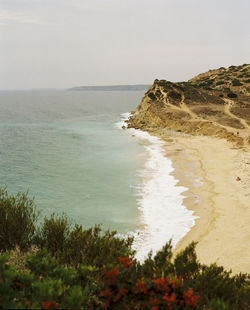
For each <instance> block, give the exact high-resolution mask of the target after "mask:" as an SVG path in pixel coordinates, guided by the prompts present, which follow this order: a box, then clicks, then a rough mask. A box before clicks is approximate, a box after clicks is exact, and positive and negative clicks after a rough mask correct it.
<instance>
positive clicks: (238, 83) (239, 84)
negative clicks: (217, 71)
mask: <svg viewBox="0 0 250 310" xmlns="http://www.w3.org/2000/svg"><path fill="white" fill-rule="evenodd" d="M232 85H233V86H241V85H242V83H241V82H240V81H239V80H237V79H235V80H233V81H232Z"/></svg>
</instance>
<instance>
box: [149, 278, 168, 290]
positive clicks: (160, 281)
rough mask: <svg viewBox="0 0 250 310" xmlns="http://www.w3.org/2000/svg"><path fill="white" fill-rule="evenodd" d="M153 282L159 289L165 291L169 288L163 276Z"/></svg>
mask: <svg viewBox="0 0 250 310" xmlns="http://www.w3.org/2000/svg"><path fill="white" fill-rule="evenodd" d="M153 282H154V285H155V287H156V289H157V290H158V291H160V292H164V291H167V290H168V286H167V284H166V282H165V280H164V279H163V278H159V279H156V280H153Z"/></svg>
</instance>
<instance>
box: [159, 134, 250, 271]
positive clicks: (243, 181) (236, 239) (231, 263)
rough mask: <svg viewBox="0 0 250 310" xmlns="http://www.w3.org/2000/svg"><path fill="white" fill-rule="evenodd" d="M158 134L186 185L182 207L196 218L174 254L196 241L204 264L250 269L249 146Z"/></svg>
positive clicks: (228, 268) (208, 138)
mask: <svg viewBox="0 0 250 310" xmlns="http://www.w3.org/2000/svg"><path fill="white" fill-rule="evenodd" d="M160 137H161V138H162V139H164V140H165V141H166V146H165V150H166V156H167V157H168V158H170V159H172V161H173V165H174V168H175V171H174V175H175V176H176V178H177V179H178V180H179V185H182V186H185V187H187V188H189V190H188V191H186V192H185V193H184V195H185V196H186V198H185V199H184V205H185V206H186V207H188V208H189V209H190V210H193V211H194V215H195V216H197V219H196V221H195V226H193V227H192V229H191V230H190V231H189V233H188V234H187V235H186V236H185V237H184V238H183V239H182V240H181V241H180V242H179V243H178V245H177V248H176V249H175V252H178V251H179V250H180V249H183V248H185V247H186V246H187V245H188V244H189V243H190V242H192V241H197V242H198V244H197V248H196V249H197V255H198V258H199V260H200V261H201V262H202V263H206V264H210V263H214V262H216V263H217V264H218V265H222V266H224V267H225V269H227V270H230V269H231V270H232V271H233V273H238V272H250V152H249V149H246V148H245V149H243V148H236V147H235V146H234V145H233V144H231V143H230V142H227V141H225V140H222V139H216V138H212V137H205V136H204V137H203V136H190V135H178V134H176V133H172V134H171V133H169V132H168V133H167V134H162V135H160ZM166 137H167V138H166Z"/></svg>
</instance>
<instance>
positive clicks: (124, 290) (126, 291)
mask: <svg viewBox="0 0 250 310" xmlns="http://www.w3.org/2000/svg"><path fill="white" fill-rule="evenodd" d="M119 291H120V294H121V295H123V296H126V295H127V293H128V290H126V289H125V288H120V290H119Z"/></svg>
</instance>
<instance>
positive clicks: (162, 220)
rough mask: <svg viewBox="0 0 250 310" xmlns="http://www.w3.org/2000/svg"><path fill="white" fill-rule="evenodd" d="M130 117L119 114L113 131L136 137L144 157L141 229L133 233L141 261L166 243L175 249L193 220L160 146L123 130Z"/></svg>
mask: <svg viewBox="0 0 250 310" xmlns="http://www.w3.org/2000/svg"><path fill="white" fill-rule="evenodd" d="M130 116H131V114H130V113H123V114H121V120H120V121H119V122H118V123H116V127H117V128H122V129H126V132H128V134H130V135H131V136H135V137H137V138H138V139H139V141H140V142H142V143H143V145H144V148H145V151H146V152H147V155H148V156H147V161H146V163H145V165H144V168H143V169H142V170H141V171H139V172H138V173H139V174H140V176H141V177H142V183H141V184H140V185H138V186H137V196H138V198H137V204H138V208H139V210H140V224H141V226H142V228H141V229H138V230H137V231H136V232H134V233H133V236H134V248H135V250H136V258H137V259H139V260H143V259H145V257H146V256H147V254H148V253H149V252H150V251H152V252H153V255H154V254H155V253H156V252H157V251H158V250H160V249H161V248H162V246H163V245H165V243H166V242H168V241H169V240H170V239H172V245H173V247H175V246H176V244H177V242H178V241H180V240H181V239H182V238H183V237H184V236H185V235H186V234H187V232H188V231H189V230H190V229H191V227H192V226H193V225H194V224H195V218H196V217H195V216H193V211H190V210H188V209H187V208H186V207H185V206H184V205H183V199H184V198H185V196H184V195H183V193H184V192H185V191H186V190H187V188H186V187H183V186H178V185H177V183H178V180H177V179H175V177H174V176H173V175H172V174H171V173H172V172H173V171H174V168H173V166H172V161H171V160H170V159H168V158H167V157H166V156H165V154H164V148H163V146H164V142H163V141H162V140H160V139H159V138H157V137H155V136H151V135H150V134H149V133H147V132H145V131H142V130H139V129H134V128H129V129H127V120H128V119H129V118H130Z"/></svg>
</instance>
